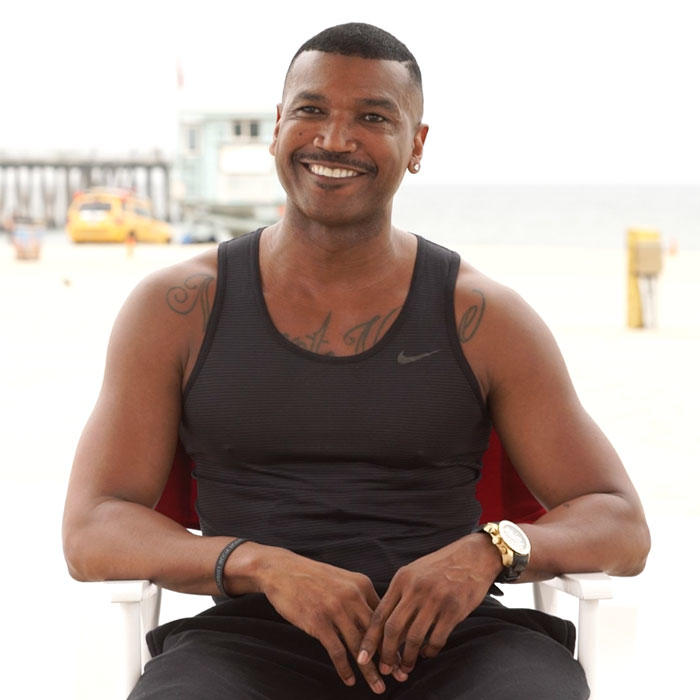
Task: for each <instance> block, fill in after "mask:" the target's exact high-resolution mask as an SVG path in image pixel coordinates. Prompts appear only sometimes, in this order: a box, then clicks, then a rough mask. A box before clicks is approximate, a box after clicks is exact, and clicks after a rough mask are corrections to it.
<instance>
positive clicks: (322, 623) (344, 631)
mask: <svg viewBox="0 0 700 700" xmlns="http://www.w3.org/2000/svg"><path fill="white" fill-rule="evenodd" d="M491 550H493V551H491ZM282 552H283V553H280V556H281V557H282V559H283V560H285V561H279V560H278V564H281V565H282V566H281V569H278V568H277V567H275V568H276V569H277V570H278V571H279V570H281V571H284V575H283V576H275V577H273V578H271V579H268V581H267V582H266V585H265V586H264V592H265V594H266V595H267V597H268V599H269V600H270V602H271V603H272V605H273V606H274V607H275V609H276V610H277V611H278V612H279V613H280V615H282V616H283V617H284V618H285V619H287V620H288V621H289V622H291V623H292V624H294V625H296V626H297V627H299V628H300V629H302V630H304V631H305V632H306V633H307V634H310V635H311V636H313V637H315V638H316V639H318V640H319V641H320V642H321V644H322V645H323V646H324V648H325V649H326V651H327V653H328V655H329V657H330V659H331V661H332V662H333V665H334V667H335V669H336V671H337V672H338V675H339V676H340V678H341V679H342V681H343V682H344V683H345V684H346V685H354V684H355V674H354V672H353V670H352V667H351V665H350V661H349V658H348V651H349V652H350V654H351V655H352V656H353V657H354V658H355V659H356V660H357V663H358V668H359V670H360V672H361V673H362V675H363V676H364V678H365V680H366V681H367V683H368V685H369V686H370V688H372V690H373V691H374V692H375V693H382V692H384V690H385V685H384V682H383V680H382V678H381V676H380V673H379V672H381V673H382V674H385V675H386V674H392V675H393V676H394V678H396V679H397V680H399V681H404V680H406V679H407V678H408V674H409V673H410V672H411V671H412V670H413V668H414V666H415V664H416V660H417V658H418V655H419V654H421V655H422V656H424V657H433V656H435V655H436V654H438V652H439V651H440V650H441V649H442V648H443V646H444V645H445V642H446V641H447V638H448V637H449V635H450V633H451V632H452V630H453V629H454V627H455V625H456V624H458V623H459V622H461V621H462V620H463V619H464V618H465V617H467V615H469V613H471V612H472V610H474V608H475V607H476V606H477V605H478V604H479V603H480V602H481V601H482V600H483V598H484V597H485V596H486V593H487V592H488V589H489V586H490V585H491V583H492V582H493V580H494V578H495V577H496V575H497V573H498V571H499V570H500V566H501V564H500V557H499V556H498V553H497V552H496V550H495V548H494V547H493V545H491V544H490V542H489V541H488V539H487V538H485V537H484V536H483V535H480V534H477V535H469V536H467V537H464V538H462V539H460V540H458V541H456V542H453V543H452V544H450V545H448V546H446V547H443V548H441V549H439V550H437V551H435V552H432V553H431V554H428V555H426V556H424V557H421V558H420V559H417V560H415V561H414V562H412V563H410V564H408V565H406V566H403V567H401V568H400V569H399V570H398V571H397V572H396V574H395V576H394V578H393V579H392V581H391V584H390V585H389V588H388V589H387V591H386V594H385V595H384V597H383V598H382V599H381V600H380V599H379V596H378V595H377V593H376V591H375V589H374V587H373V585H372V583H371V581H370V579H369V578H367V577H366V576H364V575H363V574H360V573H357V572H353V571H346V570H344V569H340V568H338V567H335V566H331V565H330V564H324V563H321V562H316V561H313V560H310V559H306V558H305V557H300V556H298V555H295V554H293V553H291V552H287V551H286V550H282ZM287 559H288V560H287ZM375 653H376V654H378V656H379V669H377V665H376V663H375V661H374V656H375Z"/></svg>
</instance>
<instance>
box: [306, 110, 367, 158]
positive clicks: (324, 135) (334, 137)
mask: <svg viewBox="0 0 700 700" xmlns="http://www.w3.org/2000/svg"><path fill="white" fill-rule="evenodd" d="M313 143H314V146H316V148H321V149H323V150H324V151H333V152H336V153H353V152H355V151H356V150H357V141H355V139H354V137H353V133H352V127H351V125H350V124H348V122H347V120H345V119H343V118H342V117H332V116H331V117H329V118H328V119H324V120H323V122H321V123H320V124H319V129H318V133H317V134H316V136H315V137H314V141H313Z"/></svg>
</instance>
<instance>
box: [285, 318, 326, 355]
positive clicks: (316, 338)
mask: <svg viewBox="0 0 700 700" xmlns="http://www.w3.org/2000/svg"><path fill="white" fill-rule="evenodd" d="M330 324H331V312H330V311H329V312H328V315H327V316H326V318H325V319H324V321H323V323H322V324H321V327H320V328H319V329H318V330H317V331H314V332H313V333H309V334H307V335H305V336H304V337H303V338H302V337H301V336H296V337H294V338H292V337H291V336H290V335H289V334H287V333H283V334H282V335H284V337H285V338H287V340H290V341H291V342H292V343H294V345H298V346H299V347H300V348H304V350H310V351H311V352H315V353H318V354H325V355H332V354H333V353H332V352H330V351H329V352H325V353H324V352H323V346H324V345H328V341H327V340H326V331H327V330H328V326H330Z"/></svg>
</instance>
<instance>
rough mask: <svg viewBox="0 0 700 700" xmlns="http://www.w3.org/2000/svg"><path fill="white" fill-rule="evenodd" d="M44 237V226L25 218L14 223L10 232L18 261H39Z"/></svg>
mask: <svg viewBox="0 0 700 700" xmlns="http://www.w3.org/2000/svg"><path fill="white" fill-rule="evenodd" d="M43 235H44V229H43V226H41V225H40V224H38V223H36V222H34V221H32V220H30V219H25V218H18V219H16V220H15V221H14V224H13V228H12V230H11V232H10V238H11V240H12V245H13V246H14V249H15V257H16V258H17V260H38V259H39V256H40V255H41V244H42V242H43V241H42V239H43Z"/></svg>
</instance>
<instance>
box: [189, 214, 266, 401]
mask: <svg viewBox="0 0 700 700" xmlns="http://www.w3.org/2000/svg"><path fill="white" fill-rule="evenodd" d="M261 233H262V229H261V228H260V229H257V230H256V231H251V232H250V233H246V234H244V235H242V236H238V237H237V238H232V239H231V240H228V241H224V242H223V243H220V244H219V248H218V254H217V273H216V292H215V294H214V303H213V304H212V308H211V314H210V315H209V320H208V321H207V327H206V331H205V333H204V340H203V342H202V347H201V348H200V351H199V355H198V357H197V361H196V363H195V366H194V368H193V369H192V374H191V375H190V378H189V379H188V380H187V385H186V386H185V389H184V391H183V401H184V400H186V398H187V395H188V394H189V392H190V389H191V387H192V385H193V384H194V382H195V380H196V378H197V375H198V374H199V373H200V371H201V368H202V366H203V365H204V363H205V362H206V359H207V356H208V354H209V351H210V349H211V346H212V343H213V341H214V337H215V336H216V333H217V330H218V327H219V323H220V320H221V317H222V315H224V316H230V314H231V305H232V304H233V303H236V304H238V305H239V308H252V307H255V308H257V307H256V305H255V303H254V302H255V293H254V285H255V282H256V279H257V274H256V265H257V250H258V240H259V238H260V234H261ZM241 302H242V303H241Z"/></svg>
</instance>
